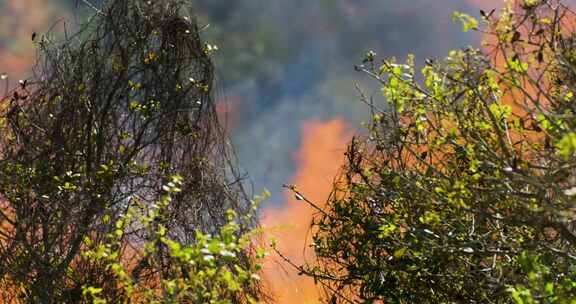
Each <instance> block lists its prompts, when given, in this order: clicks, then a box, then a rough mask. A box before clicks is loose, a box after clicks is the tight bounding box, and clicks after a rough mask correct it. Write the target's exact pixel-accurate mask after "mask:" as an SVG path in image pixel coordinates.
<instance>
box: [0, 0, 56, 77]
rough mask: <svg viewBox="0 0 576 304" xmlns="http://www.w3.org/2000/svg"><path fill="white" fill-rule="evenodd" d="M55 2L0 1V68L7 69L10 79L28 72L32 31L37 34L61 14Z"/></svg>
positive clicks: (31, 61) (32, 49)
mask: <svg viewBox="0 0 576 304" xmlns="http://www.w3.org/2000/svg"><path fill="white" fill-rule="evenodd" d="M61 11H62V10H60V11H59V10H58V8H57V6H56V5H55V4H54V3H51V2H50V1H45V0H6V1H2V2H1V3H0V37H3V38H4V39H6V40H5V44H4V45H0V72H3V73H7V74H8V75H9V76H10V78H11V79H12V82H14V81H17V80H18V79H19V78H22V77H25V76H26V75H29V71H30V68H31V67H32V64H33V63H34V59H35V58H36V56H35V52H36V50H35V48H34V45H33V43H32V40H31V37H32V33H34V32H36V31H40V32H39V33H38V36H40V34H41V33H42V32H41V31H44V30H45V29H47V28H49V27H50V25H51V23H53V22H54V21H55V20H57V19H58V17H65V16H63V15H62V14H61Z"/></svg>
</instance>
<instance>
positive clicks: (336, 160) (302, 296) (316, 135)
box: [262, 118, 352, 303]
mask: <svg viewBox="0 0 576 304" xmlns="http://www.w3.org/2000/svg"><path fill="white" fill-rule="evenodd" d="M301 130H302V136H303V137H302V144H301V146H300V149H299V151H298V152H297V154H296V161H297V162H298V163H299V164H300V167H299V169H298V171H297V172H296V174H295V176H294V181H293V183H294V184H295V185H296V186H297V188H298V189H299V191H302V192H303V193H305V194H306V198H307V199H309V200H311V201H313V202H315V203H316V204H317V205H319V206H323V205H324V202H325V201H326V199H327V198H328V197H327V196H328V194H329V193H330V189H331V188H332V182H333V178H334V177H335V176H336V174H337V172H338V170H339V168H340V166H341V165H342V164H343V161H344V151H345V148H346V143H347V142H348V141H349V140H350V138H351V135H352V132H351V130H350V128H349V127H348V125H347V124H346V123H345V122H344V121H343V120H342V119H339V118H337V119H333V120H330V121H326V122H322V121H316V120H313V121H307V122H305V123H303V125H302V128H301ZM285 199H286V203H285V204H284V205H283V206H281V207H270V208H267V209H265V210H264V212H263V218H262V223H263V224H264V225H265V226H266V227H268V231H271V232H269V234H270V235H269V237H275V238H277V239H278V246H277V249H278V250H279V251H280V252H281V253H282V254H283V255H285V256H286V257H287V258H288V259H290V261H292V262H293V263H295V264H297V265H301V264H302V263H303V262H305V260H311V259H314V256H313V250H312V249H310V250H304V251H303V249H304V248H305V245H306V244H309V242H310V235H311V232H310V231H309V227H310V222H311V220H312V217H313V216H314V214H315V210H314V209H312V208H311V207H310V206H309V205H307V204H306V203H305V202H303V201H302V200H298V199H296V198H295V197H293V196H292V195H291V194H287V195H286V198H285ZM264 270H265V272H264V277H265V279H266V282H267V283H268V284H269V285H270V287H271V289H272V291H273V292H274V295H275V296H276V297H277V299H278V302H277V303H312V302H315V301H317V299H318V297H319V291H318V288H317V286H315V285H314V282H313V280H312V279H311V278H308V277H305V276H299V275H298V274H297V271H296V270H295V269H293V268H290V266H287V264H286V263H284V262H283V260H282V259H280V258H279V257H277V256H274V255H272V256H271V257H270V259H269V260H268V261H267V264H266V265H265V267H264Z"/></svg>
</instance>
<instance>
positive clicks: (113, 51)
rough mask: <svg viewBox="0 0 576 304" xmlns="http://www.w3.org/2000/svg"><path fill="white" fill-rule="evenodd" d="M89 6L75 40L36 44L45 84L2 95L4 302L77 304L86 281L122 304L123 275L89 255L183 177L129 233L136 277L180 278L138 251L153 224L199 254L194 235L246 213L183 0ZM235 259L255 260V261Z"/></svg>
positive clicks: (203, 48) (201, 47)
mask: <svg viewBox="0 0 576 304" xmlns="http://www.w3.org/2000/svg"><path fill="white" fill-rule="evenodd" d="M93 9H94V12H95V13H94V16H93V17H92V18H90V19H89V21H88V22H87V23H86V24H84V25H82V27H81V29H80V31H79V32H78V33H77V34H74V35H68V33H65V34H66V36H65V37H64V39H63V40H60V41H59V40H56V39H55V38H53V36H52V35H50V34H46V35H43V36H42V37H37V38H36V41H37V44H38V47H39V50H40V58H41V59H40V61H39V68H38V69H37V71H36V75H37V76H35V77H34V79H30V80H27V81H22V82H21V83H20V86H19V87H18V88H16V89H15V90H13V91H11V92H10V94H9V95H8V96H7V97H6V98H4V99H2V107H1V108H2V115H1V122H2V123H1V127H2V131H1V132H2V134H3V137H2V143H1V153H0V155H1V157H0V189H1V193H2V206H1V207H2V208H1V209H0V221H1V224H0V238H1V239H0V290H2V296H3V301H4V302H6V303H12V302H27V303H63V302H65V303H74V302H80V299H81V297H82V286H98V288H103V290H104V291H103V292H104V293H106V297H107V298H108V299H116V300H117V301H120V299H121V297H122V294H123V292H124V291H122V290H121V289H118V288H117V287H118V284H117V283H118V281H117V275H116V274H115V273H114V272H113V271H111V269H110V267H109V266H107V265H105V264H103V263H102V262H101V261H98V260H90V259H85V258H83V253H85V252H87V251H88V250H89V249H90V248H93V247H98V246H99V245H101V244H105V243H106V242H108V239H109V237H108V236H109V235H110V234H114V233H115V231H117V227H116V226H115V224H114V223H118V222H119V221H121V220H122V219H123V218H124V217H125V216H126V213H127V212H128V210H133V209H134V208H137V209H139V210H149V209H150V208H151V206H155V204H156V203H157V202H159V201H161V200H162V197H163V195H164V194H165V191H164V190H163V189H162V188H163V185H165V184H166V183H167V182H168V177H169V176H172V175H174V174H179V175H180V176H182V177H183V183H182V184H181V185H180V186H179V187H178V188H179V189H180V190H181V191H179V192H178V193H175V194H174V195H172V196H171V203H170V204H169V205H167V206H166V207H165V208H162V211H161V213H160V214H158V215H157V216H156V217H155V218H154V222H153V223H151V225H152V228H151V229H144V227H143V226H142V225H139V224H134V225H130V226H129V227H127V229H126V231H123V233H122V234H121V237H122V239H121V242H120V244H121V247H120V249H119V255H120V256H122V257H134V258H135V259H136V260H134V261H132V262H131V264H130V265H132V266H131V267H132V268H131V269H129V270H130V271H135V270H136V269H137V270H138V271H139V272H141V273H144V272H147V273H149V274H151V275H149V276H147V277H144V276H136V275H134V276H133V277H134V278H135V279H136V278H138V279H139V280H149V281H147V282H150V283H153V282H158V281H159V278H163V277H173V276H174V267H172V266H173V261H174V259H172V258H171V257H170V254H169V252H170V249H169V246H167V245H166V244H165V243H157V244H156V245H157V248H156V249H155V250H154V256H153V257H151V256H150V255H146V254H142V255H139V254H134V252H136V253H138V252H140V251H141V250H142V249H143V248H142V245H143V244H145V243H147V242H150V241H152V240H155V239H156V236H155V235H156V234H155V231H157V229H159V227H163V229H164V230H165V233H164V234H163V235H164V237H165V238H169V239H170V240H171V241H173V242H177V243H179V244H182V246H192V244H195V242H197V241H198V239H197V236H198V235H199V234H197V232H201V233H205V234H210V233H211V234H216V233H218V231H220V228H221V227H224V226H225V225H227V223H228V220H227V217H226V212H227V210H229V209H232V210H234V211H236V212H238V213H239V214H246V213H247V212H248V210H250V208H251V207H250V203H249V200H248V199H247V198H246V195H245V194H244V192H243V190H242V185H241V182H240V181H239V179H238V178H237V174H236V172H235V170H234V162H233V159H231V154H230V150H229V147H228V145H227V141H226V136H225V135H224V133H223V130H222V129H221V128H220V126H219V124H218V120H217V117H216V113H215V106H214V103H213V101H212V96H211V93H212V82H213V77H214V75H213V66H212V63H211V60H210V52H211V51H212V50H213V47H212V46H211V45H209V44H207V43H204V42H203V41H202V40H201V39H200V36H199V30H198V27H197V25H196V23H195V20H194V18H192V17H188V16H186V15H185V9H186V7H185V5H184V1H180V0H170V1H142V0H127V1H124V0H123V1H114V0H110V1H105V3H104V4H103V6H102V8H96V7H93ZM252 224H253V223H243V224H242V226H241V227H242V229H241V231H238V232H237V234H240V233H242V232H245V231H246V230H247V229H248V228H249V227H250V226H251V225H252ZM152 232H154V233H152ZM88 244H90V245H88ZM150 260H154V261H156V263H154V264H152V263H150ZM239 260H240V261H241V262H242V263H244V265H249V264H250V256H249V254H248V253H246V254H245V255H244V256H242V257H239ZM152 265H153V266H152ZM231 267H232V266H231ZM136 283H146V281H139V282H136ZM245 287H246V289H247V290H246V291H245V292H247V293H251V292H252V293H253V294H256V288H254V289H251V286H245Z"/></svg>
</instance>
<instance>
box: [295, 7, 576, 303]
mask: <svg viewBox="0 0 576 304" xmlns="http://www.w3.org/2000/svg"><path fill="white" fill-rule="evenodd" d="M481 15H482V22H483V23H484V24H485V30H483V31H482V32H483V33H484V34H485V36H486V43H485V44H484V46H483V48H482V50H478V49H474V48H471V47H469V48H465V49H461V50H454V51H452V52H450V54H449V56H448V57H447V58H446V59H444V60H436V61H434V60H427V61H426V66H425V67H424V68H423V69H422V73H421V76H420V75H417V73H416V72H415V65H414V59H413V58H412V57H411V56H409V57H408V59H407V60H406V62H405V63H399V62H397V61H396V60H395V59H387V60H383V61H382V62H381V63H379V62H377V61H376V59H375V57H376V56H375V54H374V53H373V52H369V53H367V54H366V58H365V60H364V62H363V64H362V65H360V66H358V69H359V70H361V71H363V72H364V73H367V74H368V75H370V76H372V77H373V78H374V79H376V80H377V81H379V82H380V83H381V84H382V92H383V94H384V97H385V98H386V100H387V106H386V107H380V106H378V105H377V104H375V103H373V102H372V100H369V99H368V98H365V97H364V98H363V100H364V101H365V102H366V103H367V104H369V106H370V107H371V109H372V112H373V117H372V119H371V123H370V124H369V127H368V131H369V134H368V136H367V137H366V139H364V140H360V139H358V138H356V139H354V140H353V141H352V142H351V143H350V145H349V147H348V149H347V152H346V157H347V164H346V166H345V167H344V168H343V169H342V174H341V176H339V178H338V179H337V182H336V183H335V185H334V192H333V194H332V195H331V197H330V199H329V200H328V202H327V205H326V207H325V208H324V209H323V210H322V212H320V213H319V215H318V217H317V218H316V219H315V220H314V221H313V223H312V227H313V232H314V235H313V241H312V244H311V246H312V247H313V248H314V250H315V253H316V255H317V263H315V264H310V265H305V266H303V267H301V270H302V272H303V273H305V274H308V275H310V276H313V277H314V278H315V279H316V280H317V281H318V282H320V283H321V284H322V285H323V286H324V287H325V290H326V293H327V297H326V300H327V302H329V303H337V302H338V303H340V302H341V303H373V302H377V303H379V302H378V301H384V302H386V303H418V302H420V303H510V302H516V303H573V301H574V300H573V299H575V298H576V277H575V276H576V272H575V270H576V269H574V265H575V263H574V262H575V260H576V229H575V228H574V224H575V220H576V217H575V216H576V214H575V210H576V209H575V206H576V175H575V166H576V155H575V153H576V107H575V100H576V99H575V97H574V90H575V89H576V87H575V85H574V84H575V82H576V57H575V56H576V53H575V52H574V47H575V46H576V32H575V31H574V27H573V25H574V24H573V22H574V20H575V19H574V17H576V16H575V15H574V13H573V12H572V11H571V10H570V9H569V8H568V7H566V6H565V5H563V4H562V3H560V2H558V1H554V0H534V1H532V0H525V1H518V2H517V3H516V4H514V5H513V4H509V5H507V6H506V7H505V8H504V9H503V10H502V11H501V12H500V14H499V16H496V15H497V14H496V13H494V12H483V11H482V12H481ZM454 17H455V19H458V20H460V21H462V23H463V25H464V29H465V30H468V29H478V26H479V22H478V21H476V20H475V19H474V18H472V17H470V16H468V15H465V14H462V13H456V14H455V15H454Z"/></svg>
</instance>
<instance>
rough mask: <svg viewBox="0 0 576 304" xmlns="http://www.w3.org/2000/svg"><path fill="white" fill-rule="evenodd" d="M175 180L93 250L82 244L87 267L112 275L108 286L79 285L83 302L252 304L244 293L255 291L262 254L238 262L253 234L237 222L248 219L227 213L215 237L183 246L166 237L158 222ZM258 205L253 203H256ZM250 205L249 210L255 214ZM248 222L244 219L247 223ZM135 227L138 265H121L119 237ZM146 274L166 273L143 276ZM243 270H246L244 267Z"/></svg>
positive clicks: (134, 210) (123, 261) (129, 213)
mask: <svg viewBox="0 0 576 304" xmlns="http://www.w3.org/2000/svg"><path fill="white" fill-rule="evenodd" d="M181 185H182V178H181V177H180V176H177V175H176V176H172V177H171V179H170V182H168V183H167V185H165V186H164V187H163V188H164V191H165V194H164V196H163V197H162V198H161V200H160V201H159V202H158V203H157V204H154V205H152V206H148V207H147V208H143V209H140V210H139V209H137V208H131V209H129V210H128V211H127V213H126V215H124V216H123V217H121V218H120V219H119V220H118V221H117V222H116V223H115V227H116V229H115V231H114V232H113V233H110V234H108V235H107V240H106V241H105V242H103V243H101V244H98V245H95V244H93V243H92V240H91V239H90V238H86V239H85V240H84V243H85V245H86V246H87V247H89V248H90V249H89V250H87V251H85V252H84V253H83V254H82V255H83V258H84V259H86V260H89V261H91V262H93V263H101V264H102V265H103V266H104V268H105V269H106V270H107V271H109V272H111V273H112V286H115V287H114V288H110V289H109V288H108V287H107V286H111V282H108V283H107V284H106V285H104V286H94V285H85V286H83V287H82V294H83V298H84V299H85V300H87V301H88V302H92V303H94V304H103V303H211V304H231V303H257V299H256V298H255V297H254V296H252V295H250V294H249V293H247V292H246V290H253V289H256V288H257V286H256V285H258V284H259V281H260V277H259V276H258V274H257V273H258V272H259V270H260V268H261V267H260V264H258V260H261V259H262V258H263V257H264V255H265V254H264V252H263V251H262V250H257V252H255V253H254V255H253V258H254V261H253V263H250V264H246V263H245V262H244V261H243V260H242V259H243V258H244V257H245V253H246V252H249V251H251V250H252V241H253V240H252V238H253V237H254V233H255V232H256V230H254V231H253V233H244V234H241V231H242V229H241V223H243V222H245V221H246V219H249V217H250V215H247V216H245V217H239V216H237V215H236V213H235V212H234V211H232V210H230V211H229V212H228V221H229V222H228V223H227V224H226V225H224V226H223V227H222V228H221V229H220V231H219V232H218V234H217V235H214V236H212V235H210V234H207V233H203V232H201V231H199V230H198V231H196V234H195V238H196V241H195V242H194V243H192V244H190V245H183V244H181V243H179V242H178V241H174V240H172V239H170V237H169V236H167V234H166V231H167V228H166V226H164V225H163V224H161V223H160V221H159V219H160V218H161V215H162V213H163V210H164V209H165V208H167V207H168V206H169V204H170V202H171V201H172V197H173V196H174V195H177V193H180V192H181V189H180V188H179V187H180V186H181ZM257 203H258V202H255V204H257ZM256 207H257V205H254V208H253V210H256V209H257V208H256ZM247 217H248V218H247ZM135 226H136V227H141V229H142V230H144V231H145V232H146V233H147V235H149V236H150V237H149V240H147V241H146V242H145V243H143V244H142V245H141V246H142V247H143V248H144V249H145V250H144V251H143V252H140V253H139V254H138V257H137V260H138V261H139V262H138V263H136V264H135V263H134V260H127V259H126V255H125V254H123V251H125V248H124V247H125V245H124V244H125V241H124V239H123V237H124V236H125V235H126V234H128V233H130V231H131V229H133V227H135ZM144 264H146V265H148V266H149V267H151V269H162V268H164V266H163V265H168V269H167V271H163V272H157V271H150V270H148V271H146V270H145V268H144V267H143V265H144ZM245 265H246V266H245Z"/></svg>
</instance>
